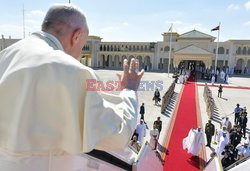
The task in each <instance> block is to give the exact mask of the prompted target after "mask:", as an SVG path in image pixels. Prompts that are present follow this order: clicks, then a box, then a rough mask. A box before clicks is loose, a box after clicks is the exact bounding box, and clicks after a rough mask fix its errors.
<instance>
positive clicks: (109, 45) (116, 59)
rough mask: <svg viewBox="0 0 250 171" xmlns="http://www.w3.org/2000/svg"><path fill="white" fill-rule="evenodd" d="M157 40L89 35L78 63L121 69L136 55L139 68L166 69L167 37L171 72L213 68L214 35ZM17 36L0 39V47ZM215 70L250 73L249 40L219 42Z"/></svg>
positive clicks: (195, 33) (194, 34) (197, 33)
mask: <svg viewBox="0 0 250 171" xmlns="http://www.w3.org/2000/svg"><path fill="white" fill-rule="evenodd" d="M162 36H163V40H162V41H157V42H103V41H102V39H101V38H100V37H98V36H89V38H88V41H87V44H86V45H85V46H84V47H83V51H82V58H81V62H82V63H83V64H85V65H87V66H90V67H92V68H105V69H122V61H123V60H124V59H128V60H130V59H131V58H137V59H138V60H139V61H140V68H145V69H147V70H149V71H160V72H168V62H169V52H170V38H171V37H172V40H171V47H172V49H171V56H170V59H171V61H170V65H169V66H170V71H173V70H175V69H177V68H179V67H180V66H181V65H184V63H185V61H198V63H197V64H198V65H202V66H203V67H205V68H206V69H210V68H214V66H215V58H216V47H217V42H215V39H216V38H215V37H213V36H211V35H208V34H205V33H202V32H200V31H197V30H192V31H189V32H187V33H184V34H178V33H172V36H171V33H169V32H166V33H163V34H162ZM16 41H17V39H4V38H3V37H2V39H1V40H0V48H1V49H0V50H2V49H4V48H6V47H7V46H9V45H11V44H12V43H14V42H16ZM217 67H218V69H221V70H222V69H225V68H227V70H228V72H229V73H230V74H233V73H235V74H250V40H228V41H225V42H219V47H218V57H217Z"/></svg>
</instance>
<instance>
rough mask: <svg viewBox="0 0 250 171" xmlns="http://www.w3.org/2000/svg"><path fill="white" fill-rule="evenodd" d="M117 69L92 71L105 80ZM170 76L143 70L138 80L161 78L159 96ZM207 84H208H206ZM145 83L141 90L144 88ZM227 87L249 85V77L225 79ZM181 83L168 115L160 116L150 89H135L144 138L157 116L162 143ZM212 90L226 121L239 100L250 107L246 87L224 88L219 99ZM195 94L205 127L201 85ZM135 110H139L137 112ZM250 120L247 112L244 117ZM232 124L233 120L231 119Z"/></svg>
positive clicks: (166, 87) (213, 89)
mask: <svg viewBox="0 0 250 171" xmlns="http://www.w3.org/2000/svg"><path fill="white" fill-rule="evenodd" d="M119 72H121V71H114V70H96V73H97V75H98V76H99V77H100V79H101V80H103V81H108V80H114V81H115V80H117V76H116V73H119ZM173 80H174V79H173V78H172V75H171V74H170V76H169V77H168V74H167V73H153V72H145V74H144V76H143V79H142V81H145V82H146V81H148V82H152V81H158V82H161V81H162V85H163V89H162V90H161V91H160V93H161V97H162V96H163V95H164V93H165V92H166V91H167V90H168V88H169V86H170V85H171V83H172V82H173ZM198 83H199V84H203V83H204V82H198ZM209 84H210V83H209ZM146 86H147V85H146V84H145V86H144V87H145V89H147V88H146ZM227 86H241V87H250V78H243V77H230V78H229V84H227ZM181 87H182V84H176V87H175V94H174V98H175V99H174V103H173V106H172V107H171V108H170V110H169V111H168V114H167V115H166V114H165V115H163V114H161V112H160V109H161V107H160V106H155V105H154V102H153V101H152V98H153V94H154V91H153V90H148V91H138V98H139V105H141V103H145V121H146V123H147V125H148V127H149V129H148V130H147V136H146V140H147V141H149V131H150V130H151V129H152V125H153V122H154V121H155V120H156V118H157V117H158V116H161V120H162V121H163V128H162V132H161V135H160V139H159V143H160V144H162V143H163V140H164V138H165V136H166V133H167V131H168V130H167V129H168V126H169V121H170V118H171V116H172V112H173V110H174V109H175V106H174V105H175V102H176V101H177V100H178V98H179V93H180V90H181ZM210 89H211V90H212V93H213V97H214V99H215V103H216V107H217V108H218V111H217V112H218V114H219V115H220V117H223V116H226V115H228V116H229V119H230V121H231V122H232V121H233V119H234V115H233V114H230V113H232V112H233V111H234V108H235V105H236V104H237V103H239V104H240V105H241V106H242V107H243V106H246V107H247V109H248V111H249V110H250V89H249V90H244V89H235V88H224V91H223V98H218V97H217V90H218V88H217V87H211V88H210ZM197 90H198V95H199V104H200V112H201V118H202V123H203V129H204V128H205V124H206V123H207V121H208V116H207V113H206V108H205V102H204V99H203V90H204V87H203V86H198V88H197ZM111 93H114V94H119V92H116V91H113V92H111ZM138 113H139V112H138ZM139 118H140V115H139V114H138V121H139ZM249 119H250V117H249V114H248V120H249ZM232 123H233V122H232ZM214 124H215V126H216V129H218V130H219V123H217V122H214ZM248 128H250V121H249V122H248ZM212 147H213V148H215V147H216V145H215V144H213V145H212ZM206 151H207V159H209V158H210V154H211V152H212V151H211V149H209V148H207V147H206Z"/></svg>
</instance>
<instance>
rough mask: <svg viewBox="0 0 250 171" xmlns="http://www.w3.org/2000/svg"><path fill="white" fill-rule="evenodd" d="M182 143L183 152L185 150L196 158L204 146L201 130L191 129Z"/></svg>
mask: <svg viewBox="0 0 250 171" xmlns="http://www.w3.org/2000/svg"><path fill="white" fill-rule="evenodd" d="M182 143H183V144H182V145H183V149H184V150H185V149H187V150H188V153H191V154H192V155H193V156H198V154H199V152H200V148H201V147H202V145H203V144H204V136H203V132H202V130H201V128H197V129H194V128H192V129H191V130H190V131H189V133H188V136H187V137H186V138H184V139H183V142H182Z"/></svg>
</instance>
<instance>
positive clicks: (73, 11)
mask: <svg viewBox="0 0 250 171" xmlns="http://www.w3.org/2000/svg"><path fill="white" fill-rule="evenodd" d="M82 27H84V28H85V29H86V31H88V26H87V21H86V18H85V16H84V14H83V12H82V10H81V9H80V8H78V7H76V6H75V5H72V4H55V5H52V6H51V7H50V9H49V10H48V12H47V14H46V16H45V18H44V20H43V23H42V31H49V32H54V33H55V34H57V35H58V36H63V35H65V34H68V33H69V32H71V31H74V30H75V29H79V28H82Z"/></svg>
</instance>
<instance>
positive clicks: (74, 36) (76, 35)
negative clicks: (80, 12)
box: [71, 29, 81, 46]
mask: <svg viewBox="0 0 250 171" xmlns="http://www.w3.org/2000/svg"><path fill="white" fill-rule="evenodd" d="M80 35H81V30H80V29H76V30H74V31H73V33H72V36H71V46H74V45H75V44H76V43H77V42H78V40H79V39H80Z"/></svg>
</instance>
